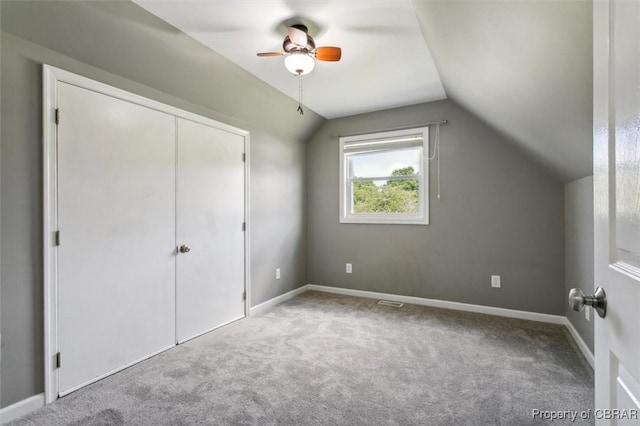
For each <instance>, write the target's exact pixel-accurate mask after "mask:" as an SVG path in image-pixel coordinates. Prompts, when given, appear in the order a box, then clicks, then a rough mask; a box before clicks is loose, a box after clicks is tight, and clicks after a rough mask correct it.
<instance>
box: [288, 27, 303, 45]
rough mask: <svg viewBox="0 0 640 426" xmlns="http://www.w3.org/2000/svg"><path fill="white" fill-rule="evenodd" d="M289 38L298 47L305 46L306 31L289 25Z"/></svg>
mask: <svg viewBox="0 0 640 426" xmlns="http://www.w3.org/2000/svg"><path fill="white" fill-rule="evenodd" d="M288 31H289V40H291V42H292V43H293V44H295V45H296V46H299V47H306V46H307V33H306V32H304V31H302V30H301V29H299V28H296V27H289V30H288Z"/></svg>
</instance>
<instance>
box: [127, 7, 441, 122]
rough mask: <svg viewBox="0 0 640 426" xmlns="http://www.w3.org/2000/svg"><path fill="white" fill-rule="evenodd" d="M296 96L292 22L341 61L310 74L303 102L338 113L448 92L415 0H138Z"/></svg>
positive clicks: (437, 96) (406, 102)
mask: <svg viewBox="0 0 640 426" xmlns="http://www.w3.org/2000/svg"><path fill="white" fill-rule="evenodd" d="M133 1H134V2H135V3H137V4H138V5H140V6H141V7H143V8H145V9H146V10H148V11H149V12H151V13H153V14H154V15H156V16H158V17H159V18H161V19H163V20H164V21H166V22H168V23H169V24H171V25H173V26H174V27H176V28H177V29H179V30H181V31H182V32H184V33H186V34H188V35H190V36H191V37H193V38H195V39H196V40H198V41H200V42H201V43H203V44H204V45H206V46H208V47H210V48H211V49H212V50H214V51H216V52H218V53H220V54H221V55H223V56H225V57H227V58H228V59H229V60H231V61H233V62H234V63H236V64H238V65H239V66H241V67H242V68H244V69H246V70H247V71H249V72H251V73H252V74H254V75H255V76H256V77H258V78H260V79H261V80H264V81H265V82H266V83H268V84H270V85H271V86H273V87H275V88H276V89H278V90H280V91H281V92H283V93H284V94H286V95H288V96H290V97H291V98H293V99H297V98H298V77H296V76H294V75H293V74H291V73H289V72H288V71H287V70H286V69H285V67H284V62H283V58H282V57H269V58H259V57H257V56H256V53H257V52H265V51H282V42H283V39H284V37H285V36H286V33H287V29H286V28H287V26H288V25H293V24H296V23H302V24H305V25H307V27H308V28H309V34H310V35H311V36H312V37H313V38H314V40H315V42H316V46H340V47H341V48H342V60H341V61H340V62H320V61H317V63H316V68H315V69H314V70H313V71H312V72H311V73H310V74H308V75H305V76H303V77H302V78H303V104H304V105H305V106H306V107H308V108H310V109H312V110H314V111H315V112H317V113H318V114H320V115H322V116H324V117H325V118H337V117H344V116H348V115H354V114H359V113H364V112H370V111H377V110H382V109H388V108H394V107H398V106H404V105H412V104H417V103H422V102H429V101H434V100H438V99H444V98H445V97H446V94H445V91H444V88H443V86H442V82H441V81H440V77H439V76H438V71H437V69H436V66H435V64H434V61H433V58H432V56H431V52H430V51H429V48H428V46H427V44H426V42H425V39H424V37H423V35H422V32H421V30H420V26H419V24H418V21H417V19H416V15H415V12H414V9H413V5H412V2H411V0H349V1H346V0H323V1H319V0H244V1H229V0H133Z"/></svg>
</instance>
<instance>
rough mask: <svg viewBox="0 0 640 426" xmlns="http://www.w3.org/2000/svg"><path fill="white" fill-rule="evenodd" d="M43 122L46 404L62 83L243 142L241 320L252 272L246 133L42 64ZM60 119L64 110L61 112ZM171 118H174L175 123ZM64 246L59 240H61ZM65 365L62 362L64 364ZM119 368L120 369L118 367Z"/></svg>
mask: <svg viewBox="0 0 640 426" xmlns="http://www.w3.org/2000/svg"><path fill="white" fill-rule="evenodd" d="M42 78H43V91H42V96H43V99H42V107H43V109H42V120H43V137H42V141H43V147H42V149H43V154H42V158H43V181H44V182H43V210H44V212H43V213H44V220H43V234H44V235H43V261H44V265H43V266H44V382H45V383H44V393H45V403H46V404H49V403H51V402H53V401H55V400H56V399H57V398H58V370H57V368H56V354H57V353H58V250H57V247H56V235H55V233H56V230H57V226H58V215H57V211H58V209H57V203H58V192H57V191H58V188H57V160H56V153H57V125H56V106H57V105H58V93H57V83H58V82H64V83H68V84H71V85H74V86H77V87H81V88H84V89H88V90H92V91H94V92H97V93H101V94H104V95H107V96H112V97H115V98H118V99H121V100H124V101H127V102H132V103H135V104H138V105H141V106H144V107H147V108H151V109H154V110H157V111H161V112H164V113H168V114H171V115H174V116H176V117H177V118H178V117H179V118H184V119H187V120H191V121H194V122H197V123H201V124H204V125H207V126H211V127H215V128H218V129H221V130H225V131H227V132H230V133H234V134H237V135H239V136H242V137H243V138H244V152H245V156H246V161H245V166H244V170H245V172H244V173H245V185H244V200H245V205H244V207H245V222H246V229H245V236H244V243H245V244H244V256H245V291H246V295H247V297H246V300H245V305H244V311H245V316H248V315H249V307H250V306H251V279H250V278H251V274H250V272H251V271H250V265H251V261H250V257H249V256H250V247H249V241H250V238H249V237H250V232H251V224H250V220H249V211H250V210H249V194H250V191H249V161H250V158H251V157H250V154H249V146H250V143H249V132H248V131H246V130H242V129H239V128H236V127H233V126H229V125H227V124H224V123H220V122H218V121H215V120H212V119H210V118H206V117H202V116H200V115H197V114H193V113H191V112H188V111H185V110H182V109H179V108H175V107H172V106H170V105H166V104H163V103H160V102H157V101H154V100H151V99H148V98H145V97H142V96H139V95H136V94H134V93H131V92H127V91H125V90H122V89H118V88H116V87H113V86H110V85H107V84H104V83H100V82H98V81H95V80H91V79H89V78H86V77H82V76H80V75H77V74H73V73H71V72H68V71H65V70H62V69H59V68H55V67H52V66H49V65H46V64H45V65H43V72H42ZM60 116H61V117H62V118H61V120H64V118H63V117H64V111H62V112H60ZM177 118H176V119H177ZM61 239H62V240H63V241H62V243H63V244H64V236H62V238H61ZM63 362H64V360H63ZM123 368H124V367H123Z"/></svg>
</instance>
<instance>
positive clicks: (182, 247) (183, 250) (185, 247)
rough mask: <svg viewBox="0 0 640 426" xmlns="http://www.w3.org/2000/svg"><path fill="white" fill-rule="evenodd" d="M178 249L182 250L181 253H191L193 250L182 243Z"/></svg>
mask: <svg viewBox="0 0 640 426" xmlns="http://www.w3.org/2000/svg"><path fill="white" fill-rule="evenodd" d="M178 250H179V251H180V253H189V252H190V251H191V247H189V246H188V245H186V244H183V245H181V246H180V247H179V248H178Z"/></svg>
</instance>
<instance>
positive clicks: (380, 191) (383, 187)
mask: <svg viewBox="0 0 640 426" xmlns="http://www.w3.org/2000/svg"><path fill="white" fill-rule="evenodd" d="M352 189H353V196H352V200H353V205H352V206H351V207H352V208H351V213H352V214H359V213H360V214H366V213H418V208H419V200H420V196H419V191H418V190H419V188H418V180H417V179H401V180H389V181H360V182H353V186H352Z"/></svg>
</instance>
